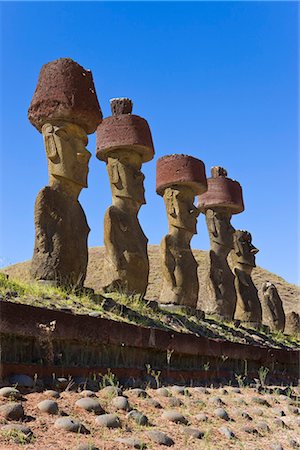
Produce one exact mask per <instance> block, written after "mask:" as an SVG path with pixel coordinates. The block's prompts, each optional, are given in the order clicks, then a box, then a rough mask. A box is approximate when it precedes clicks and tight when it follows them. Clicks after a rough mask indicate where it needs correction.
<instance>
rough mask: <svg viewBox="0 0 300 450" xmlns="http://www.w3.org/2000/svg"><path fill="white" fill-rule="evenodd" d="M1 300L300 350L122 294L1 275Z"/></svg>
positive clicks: (280, 338) (296, 343) (279, 337)
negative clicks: (108, 303)
mask: <svg viewBox="0 0 300 450" xmlns="http://www.w3.org/2000/svg"><path fill="white" fill-rule="evenodd" d="M0 297H2V298H3V299H5V300H8V301H11V302H14V303H22V304H27V305H32V306H38V307H45V308H51V309H63V310H64V309H69V310H71V311H72V312H74V313H76V314H89V313H91V312H97V313H98V314H99V317H104V318H107V319H111V320H116V321H123V322H128V323H134V324H138V325H142V326H146V327H154V328H160V329H165V330H175V331H179V332H185V333H193V334H195V335H197V336H207V337H211V338H218V339H224V340H228V341H231V342H244V343H252V342H253V339H254V338H253V336H254V337H255V336H257V337H259V338H260V339H262V340H263V341H265V343H266V344H267V345H269V346H272V347H279V348H283V347H285V348H299V347H300V339H299V338H297V337H296V336H287V335H284V334H283V333H281V332H277V333H267V332H266V331H265V330H264V329H261V330H255V329H254V328H250V327H249V328H245V327H243V326H240V327H236V326H235V324H234V323H233V322H221V321H218V320H216V319H215V318H213V317H210V316H207V317H206V318H205V319H204V320H200V319H197V318H196V317H195V316H188V315H186V314H185V313H184V312H183V311H181V310H179V311H178V312H176V313H175V312H173V313H172V312H168V311H166V310H161V309H158V310H157V311H155V310H153V309H152V308H151V307H150V306H149V304H148V302H147V301H146V300H144V299H143V298H141V297H140V296H138V295H131V296H128V295H125V294H124V293H121V292H114V293H109V294H103V295H102V294H94V293H93V292H92V291H91V290H88V289H87V290H83V291H82V292H75V291H74V290H72V289H67V288H65V289H64V288H61V287H54V286H49V285H45V284H41V283H38V282H31V283H28V282H23V281H18V280H15V281H12V280H9V279H6V277H5V276H4V275H3V274H0ZM106 299H112V300H113V301H114V302H115V303H114V307H113V308H112V309H109V310H107V308H105V305H104V303H105V301H106Z"/></svg>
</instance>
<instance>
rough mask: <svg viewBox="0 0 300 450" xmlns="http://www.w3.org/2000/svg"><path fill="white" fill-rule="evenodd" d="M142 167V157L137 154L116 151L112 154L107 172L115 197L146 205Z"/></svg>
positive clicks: (108, 160) (108, 161)
mask: <svg viewBox="0 0 300 450" xmlns="http://www.w3.org/2000/svg"><path fill="white" fill-rule="evenodd" d="M141 166H142V160H141V157H140V155H139V154H137V153H136V152H132V151H127V150H119V151H117V150H116V151H114V152H112V153H111V154H110V156H109V157H108V159H107V171H108V175H109V179H110V183H111V188H112V194H113V196H116V197H124V198H130V199H131V200H133V201H134V202H135V203H137V204H138V205H144V204H145V203H146V200H145V189H144V179H145V176H144V174H143V173H142V172H141Z"/></svg>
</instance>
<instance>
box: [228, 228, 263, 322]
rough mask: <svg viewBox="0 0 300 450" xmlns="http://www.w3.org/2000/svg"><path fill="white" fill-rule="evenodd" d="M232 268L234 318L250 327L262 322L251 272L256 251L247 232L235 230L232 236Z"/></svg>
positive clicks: (260, 309)
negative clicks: (235, 295)
mask: <svg viewBox="0 0 300 450" xmlns="http://www.w3.org/2000/svg"><path fill="white" fill-rule="evenodd" d="M233 246H234V252H232V267H233V271H234V274H235V280H234V284H235V289H236V293H237V302H236V310H235V315H234V318H235V319H236V320H240V321H241V322H245V323H246V324H248V325H251V326H255V327H256V326H259V325H260V324H261V322H262V308H261V304H260V301H259V298H258V293H257V289H256V287H255V285H254V283H253V281H252V278H251V272H252V270H253V268H254V267H255V255H256V253H257V252H258V249H257V248H256V247H254V245H253V244H252V237H251V234H250V233H248V231H244V230H236V231H235V232H234V236H233Z"/></svg>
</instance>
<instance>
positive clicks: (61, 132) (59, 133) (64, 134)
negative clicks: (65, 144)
mask: <svg viewBox="0 0 300 450" xmlns="http://www.w3.org/2000/svg"><path fill="white" fill-rule="evenodd" d="M55 134H57V136H59V137H60V138H61V139H63V140H64V141H68V140H69V138H70V137H69V135H68V133H67V131H66V130H64V129H63V128H60V129H59V130H57V131H56V133H55Z"/></svg>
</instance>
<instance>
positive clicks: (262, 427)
mask: <svg viewBox="0 0 300 450" xmlns="http://www.w3.org/2000/svg"><path fill="white" fill-rule="evenodd" d="M256 429H257V430H258V431H261V432H262V433H268V432H269V431H270V427H269V425H268V424H267V423H266V422H258V423H257V424H256Z"/></svg>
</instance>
